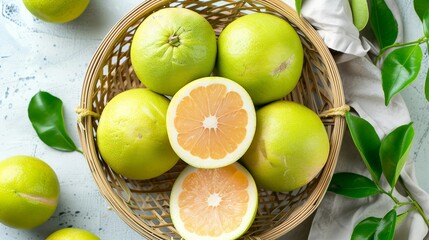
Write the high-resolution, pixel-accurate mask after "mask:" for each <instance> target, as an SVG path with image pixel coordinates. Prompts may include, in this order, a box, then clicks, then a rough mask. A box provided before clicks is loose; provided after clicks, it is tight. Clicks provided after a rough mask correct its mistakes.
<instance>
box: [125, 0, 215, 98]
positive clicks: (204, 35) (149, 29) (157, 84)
mask: <svg viewBox="0 0 429 240" xmlns="http://www.w3.org/2000/svg"><path fill="white" fill-rule="evenodd" d="M215 61H216V35H215V33H214V30H213V28H212V26H211V25H210V23H209V22H208V21H207V20H206V19H205V18H204V17H202V16H201V15H199V14H198V13H196V12H194V11H192V10H189V9H185V8H165V9H161V10H159V11H156V12H155V13H153V14H151V15H150V16H148V17H147V18H146V19H145V20H144V21H143V22H142V23H141V24H140V26H139V27H138V29H137V30H136V33H135V34H134V37H133V40H132V43H131V63H132V64H133V67H134V71H135V73H136V75H137V77H138V78H139V79H140V81H141V82H142V83H143V84H144V85H145V86H146V87H148V88H149V89H151V90H152V91H155V92H157V93H161V94H165V95H170V96H172V95H174V94H175V93H176V92H177V91H178V90H179V89H180V88H181V87H183V86H184V85H186V84H187V83H189V82H190V81H192V80H194V79H197V78H201V77H206V76H209V75H210V74H211V72H212V70H213V67H214V65H215Z"/></svg>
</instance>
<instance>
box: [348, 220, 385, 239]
mask: <svg viewBox="0 0 429 240" xmlns="http://www.w3.org/2000/svg"><path fill="white" fill-rule="evenodd" d="M380 221H381V218H376V217H369V218H366V219H364V220H362V221H361V222H360V223H358V224H357V225H356V226H355V228H354V229H353V233H352V237H351V240H368V239H373V238H374V233H375V230H376V229H377V227H378V225H379V224H380Z"/></svg>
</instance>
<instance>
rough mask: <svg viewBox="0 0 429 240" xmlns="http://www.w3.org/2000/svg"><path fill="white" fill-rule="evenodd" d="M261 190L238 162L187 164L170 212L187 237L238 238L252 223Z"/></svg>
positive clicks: (189, 239)
mask: <svg viewBox="0 0 429 240" xmlns="http://www.w3.org/2000/svg"><path fill="white" fill-rule="evenodd" d="M257 208H258V191H257V188H256V184H255V182H254V180H253V178H252V176H251V175H250V173H249V172H248V171H247V170H246V169H245V168H244V167H242V166H241V165H240V164H238V163H233V164H231V165H228V166H226V167H222V168H215V169H201V168H195V167H192V166H188V167H186V168H185V169H184V170H183V172H182V173H181V174H180V175H179V177H178V178H177V180H176V182H175V183H174V185H173V189H172V192H171V196H170V214H171V217H172V220H173V224H174V227H175V228H176V230H177V231H178V232H179V234H180V235H181V236H182V237H183V238H185V239H187V240H192V239H198V240H202V239H225V240H227V239H236V238H238V237H239V236H241V235H242V234H243V233H244V232H246V231H247V229H248V228H249V227H250V225H251V224H252V222H253V220H254V218H255V214H256V210H257Z"/></svg>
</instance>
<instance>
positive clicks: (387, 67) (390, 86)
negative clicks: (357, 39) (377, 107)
mask: <svg viewBox="0 0 429 240" xmlns="http://www.w3.org/2000/svg"><path fill="white" fill-rule="evenodd" d="M414 9H415V11H416V13H417V15H418V16H419V18H420V20H421V21H422V27H423V32H424V36H422V37H421V38H419V39H417V40H415V41H410V42H405V43H397V42H395V41H396V39H397V37H398V23H397V21H396V19H395V17H394V16H393V14H392V12H391V10H390V9H389V8H388V6H387V4H386V3H385V1H384V0H371V4H370V12H371V15H370V23H371V28H372V30H373V32H374V35H375V38H376V40H377V42H378V45H379V47H380V48H381V50H380V53H379V54H378V56H377V57H376V59H375V63H376V64H377V63H378V62H379V61H380V59H381V58H382V57H385V60H384V63H383V65H382V67H381V76H382V87H383V92H384V98H385V105H386V106H387V105H389V103H390V101H391V100H392V98H393V97H394V96H395V95H396V94H398V93H399V92H401V91H402V90H403V89H405V88H406V87H407V86H408V85H410V84H411V83H412V82H414V80H415V79H416V78H417V76H418V74H419V73H420V68H421V65H422V59H423V52H422V48H421V45H424V44H426V46H427V48H426V53H427V52H428V49H429V1H427V0H414ZM388 50H392V51H391V52H390V53H388V54H386V53H387V52H388ZM425 97H426V99H427V100H428V101H429V72H428V73H427V75H426V80H425Z"/></svg>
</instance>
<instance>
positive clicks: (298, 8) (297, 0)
mask: <svg viewBox="0 0 429 240" xmlns="http://www.w3.org/2000/svg"><path fill="white" fill-rule="evenodd" d="M301 7H302V0H295V8H296V12H297V13H298V15H301Z"/></svg>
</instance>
